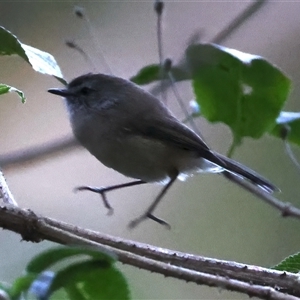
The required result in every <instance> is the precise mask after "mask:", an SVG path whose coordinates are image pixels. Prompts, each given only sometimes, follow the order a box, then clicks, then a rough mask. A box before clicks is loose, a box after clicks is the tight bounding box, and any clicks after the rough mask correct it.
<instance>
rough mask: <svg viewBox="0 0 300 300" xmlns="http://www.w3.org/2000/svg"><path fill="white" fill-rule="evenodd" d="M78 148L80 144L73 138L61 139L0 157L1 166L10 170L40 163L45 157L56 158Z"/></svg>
mask: <svg viewBox="0 0 300 300" xmlns="http://www.w3.org/2000/svg"><path fill="white" fill-rule="evenodd" d="M76 146H79V143H78V142H77V141H76V140H75V138H74V137H73V136H69V137H65V138H60V139H57V140H53V141H50V142H48V143H45V144H43V145H38V146H33V147H30V148H27V149H22V150H17V151H14V152H11V153H8V154H4V155H0V166H1V167H2V168H6V169H8V168H10V167H14V166H19V165H23V164H26V163H28V162H36V161H37V162H38V161H40V160H42V159H44V158H45V157H49V156H54V155H56V154H58V153H60V152H63V151H66V150H70V149H72V148H75V147H76Z"/></svg>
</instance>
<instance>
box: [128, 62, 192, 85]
mask: <svg viewBox="0 0 300 300" xmlns="http://www.w3.org/2000/svg"><path fill="white" fill-rule="evenodd" d="M171 72H172V75H173V78H174V80H175V81H182V80H186V79H191V78H190V75H189V74H188V73H187V72H186V71H185V70H184V68H182V67H179V66H174V67H172V68H171ZM164 78H167V77H166V76H164ZM161 79H162V74H161V71H160V65H158V64H153V65H148V66H146V67H144V68H142V69H141V70H139V72H138V73H137V74H136V75H135V76H133V77H131V78H130V80H131V81H132V82H134V83H136V84H139V85H145V84H149V83H152V82H154V81H158V80H161Z"/></svg>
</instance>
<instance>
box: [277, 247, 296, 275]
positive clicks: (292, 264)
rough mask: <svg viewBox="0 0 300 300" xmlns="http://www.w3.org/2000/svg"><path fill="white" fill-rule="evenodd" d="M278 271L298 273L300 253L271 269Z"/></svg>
mask: <svg viewBox="0 0 300 300" xmlns="http://www.w3.org/2000/svg"><path fill="white" fill-rule="evenodd" d="M273 269H275V270H278V271H287V272H292V273H298V272H299V271H300V252H299V253H296V254H294V255H291V256H288V257H287V258H286V259H284V260H283V261H282V262H280V263H279V264H278V265H276V266H275V267H273Z"/></svg>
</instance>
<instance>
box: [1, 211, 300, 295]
mask: <svg viewBox="0 0 300 300" xmlns="http://www.w3.org/2000/svg"><path fill="white" fill-rule="evenodd" d="M0 226H1V227H2V228H4V229H8V230H11V231H14V232H16V233H19V234H21V236H22V237H23V239H24V240H27V241H32V242H40V241H42V240H49V241H53V242H56V243H59V244H64V245H84V246H90V247H94V248H97V249H99V250H101V251H103V250H104V251H110V252H112V253H114V254H115V255H117V256H118V259H119V261H120V262H122V263H125V264H129V265H132V266H135V267H139V268H142V269H145V270H149V271H151V272H156V273H160V274H163V275H164V276H170V277H174V278H178V279H181V280H185V281H192V282H195V283H197V284H204V285H208V286H214V287H218V288H222V289H227V290H231V291H237V292H241V293H244V294H248V295H249V296H256V297H259V298H262V299H297V298H296V297H299V296H300V283H299V281H298V276H297V275H296V274H292V273H288V272H279V271H275V270H271V269H266V268H261V267H258V266H250V265H244V264H239V263H235V262H229V261H223V260H217V259H212V258H206V257H202V256H197V255H192V254H187V253H182V252H177V251H173V250H169V249H163V248H158V247H155V246H151V245H147V244H143V243H138V242H134V241H130V240H125V239H121V238H117V237H113V236H110V235H106V234H101V233H98V232H95V231H92V230H87V229H83V228H80V227H77V226H74V225H71V224H67V223H64V222H60V221H57V220H54V219H51V218H47V217H43V216H38V215H36V214H35V213H33V212H32V211H30V210H24V209H19V208H16V207H5V206H2V207H0Z"/></svg>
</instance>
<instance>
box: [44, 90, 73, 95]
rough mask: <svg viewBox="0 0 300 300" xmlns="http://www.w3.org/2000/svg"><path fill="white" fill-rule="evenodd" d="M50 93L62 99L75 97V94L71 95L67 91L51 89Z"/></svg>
mask: <svg viewBox="0 0 300 300" xmlns="http://www.w3.org/2000/svg"><path fill="white" fill-rule="evenodd" d="M48 92H49V93H51V94H54V95H58V96H62V97H68V96H72V95H73V93H71V92H70V91H69V90H67V89H49V90H48Z"/></svg>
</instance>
